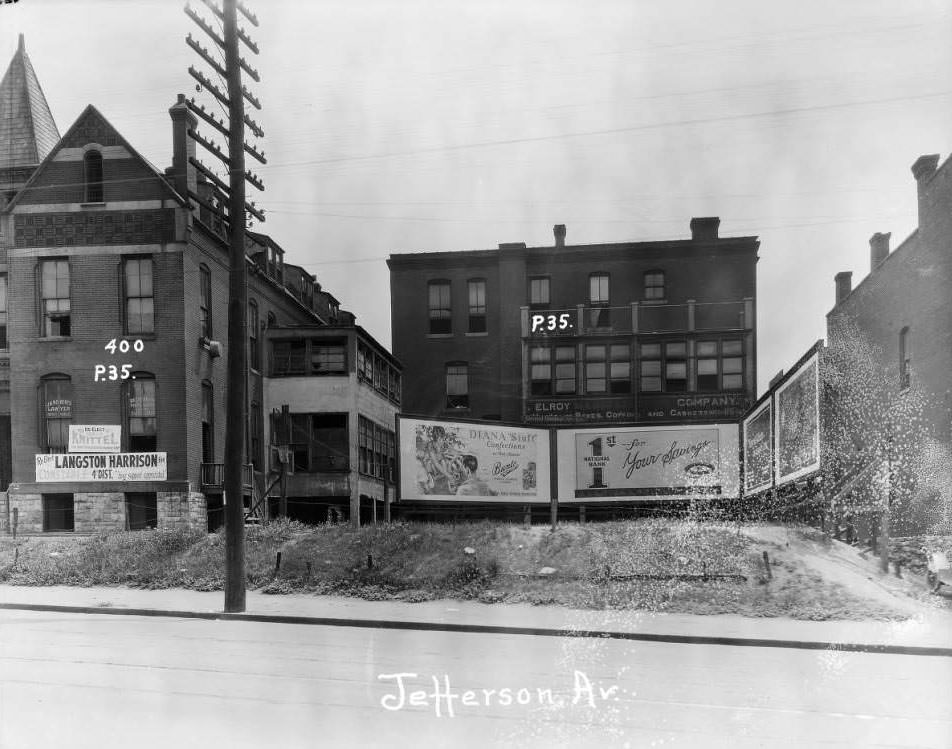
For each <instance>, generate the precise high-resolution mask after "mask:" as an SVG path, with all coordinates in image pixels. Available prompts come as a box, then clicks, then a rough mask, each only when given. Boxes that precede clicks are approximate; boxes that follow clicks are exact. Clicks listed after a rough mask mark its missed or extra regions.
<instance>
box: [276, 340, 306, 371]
mask: <svg viewBox="0 0 952 749" xmlns="http://www.w3.org/2000/svg"><path fill="white" fill-rule="evenodd" d="M306 363H307V341H305V340H303V339H302V340H297V341H272V343H271V374H272V375H273V376H275V377H279V376H282V375H303V374H304V373H305V369H306Z"/></svg>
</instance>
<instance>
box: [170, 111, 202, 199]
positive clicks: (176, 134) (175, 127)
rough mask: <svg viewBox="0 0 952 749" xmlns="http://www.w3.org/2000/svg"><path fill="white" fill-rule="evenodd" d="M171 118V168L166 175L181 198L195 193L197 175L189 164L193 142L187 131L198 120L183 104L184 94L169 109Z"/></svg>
mask: <svg viewBox="0 0 952 749" xmlns="http://www.w3.org/2000/svg"><path fill="white" fill-rule="evenodd" d="M169 116H170V117H171V118H172V166H171V168H170V169H168V170H167V172H166V173H167V174H168V175H169V176H170V177H171V178H172V186H173V187H174V188H175V191H176V192H177V193H178V194H179V195H181V196H182V197H188V191H189V190H191V191H192V192H197V187H198V186H197V182H198V179H197V173H196V170H195V167H194V166H192V165H191V164H190V163H189V157H192V158H195V141H194V140H192V139H191V138H189V137H188V131H189V129H192V130H194V129H195V128H196V127H197V125H198V119H197V118H196V117H195V115H194V114H192V113H191V112H190V111H189V110H188V107H187V106H186V104H185V94H179V95H178V100H177V101H176V102H175V104H173V105H172V107H171V108H170V109H169Z"/></svg>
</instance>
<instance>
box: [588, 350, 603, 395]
mask: <svg viewBox="0 0 952 749" xmlns="http://www.w3.org/2000/svg"><path fill="white" fill-rule="evenodd" d="M605 391H606V379H605V346H604V345H603V344H598V345H594V346H592V345H589V346H586V347H585V392H586V393H592V394H598V393H604V392H605Z"/></svg>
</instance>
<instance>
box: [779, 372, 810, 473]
mask: <svg viewBox="0 0 952 749" xmlns="http://www.w3.org/2000/svg"><path fill="white" fill-rule="evenodd" d="M774 402H775V403H776V410H777V413H776V417H775V421H774V430H775V434H774V444H775V445H776V450H777V460H776V482H777V485H778V486H779V485H780V484H784V483H787V482H789V481H794V480H796V479H798V478H801V477H803V476H806V475H807V474H809V473H812V472H814V471H816V470H819V468H820V388H819V356H818V355H817V354H814V355H813V356H811V357H810V358H809V359H808V360H807V361H806V363H804V364H803V366H801V367H800V368H799V369H798V370H797V372H796V373H795V374H794V375H792V376H791V377H790V379H788V380H787V381H786V382H784V383H783V384H782V385H780V386H779V387H778V388H777V392H776V394H775V395H774Z"/></svg>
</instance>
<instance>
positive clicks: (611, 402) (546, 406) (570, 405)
mask: <svg viewBox="0 0 952 749" xmlns="http://www.w3.org/2000/svg"><path fill="white" fill-rule="evenodd" d="M523 414H524V419H525V421H526V423H528V424H590V423H593V422H600V421H615V422H632V421H634V420H635V408H634V403H633V401H632V397H631V396H626V397H624V398H534V399H531V400H527V401H526V402H525V406H524V408H523Z"/></svg>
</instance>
